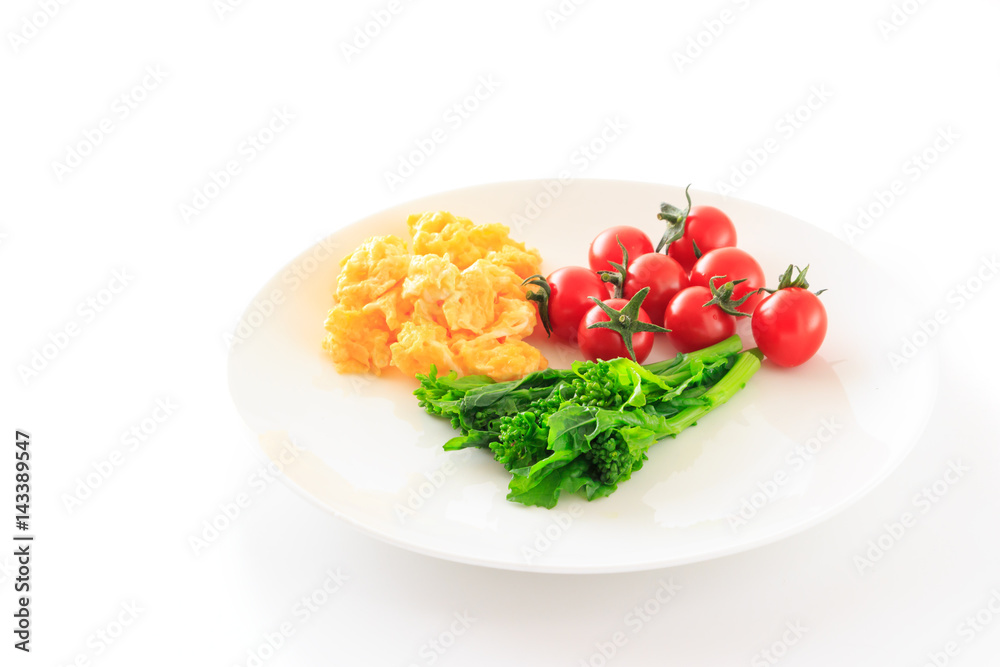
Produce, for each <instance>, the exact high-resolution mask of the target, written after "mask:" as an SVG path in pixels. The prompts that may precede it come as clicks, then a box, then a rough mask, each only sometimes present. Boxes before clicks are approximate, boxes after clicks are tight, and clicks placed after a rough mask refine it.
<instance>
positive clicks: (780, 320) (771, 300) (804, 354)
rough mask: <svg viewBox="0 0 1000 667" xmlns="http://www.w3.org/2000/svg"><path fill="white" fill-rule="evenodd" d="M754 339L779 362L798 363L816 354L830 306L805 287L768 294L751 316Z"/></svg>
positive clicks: (790, 364) (822, 336)
mask: <svg viewBox="0 0 1000 667" xmlns="http://www.w3.org/2000/svg"><path fill="white" fill-rule="evenodd" d="M750 328H751V330H752V331H753V339H754V342H755V343H757V347H759V348H760V351H761V352H763V353H764V356H765V357H767V358H768V359H770V360H771V361H773V362H774V363H776V364H778V365H779V366H798V365H799V364H803V363H805V362H806V361H808V360H809V359H811V358H812V356H813V355H814V354H816V352H817V350H819V348H820V346H821V345H822V344H823V339H824V338H826V308H824V307H823V303H822V302H821V301H820V300H819V297H818V296H816V295H815V294H813V293H812V292H810V291H809V290H807V289H803V288H801V287H786V288H783V289H779V290H778V291H777V292H775V293H774V294H768V295H767V296H765V297H764V298H763V300H761V302H760V303H759V304H758V305H757V310H755V311H754V313H753V318H752V319H751V320H750Z"/></svg>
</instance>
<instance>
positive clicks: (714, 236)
mask: <svg viewBox="0 0 1000 667" xmlns="http://www.w3.org/2000/svg"><path fill="white" fill-rule="evenodd" d="M692 241H693V242H695V243H697V244H698V250H700V251H701V252H702V253H703V254H704V253H708V252H709V251H711V250H715V249H716V248H728V247H730V246H735V245H736V227H735V226H733V221H732V220H730V219H729V216H728V215H726V214H725V213H723V212H722V211H720V210H719V209H717V208H715V207H714V206H692V207H691V211H690V212H689V213H688V215H687V220H685V221H684V236H683V237H681V238H680V239H678V240H677V241H674V242H673V243H671V244H670V248H669V249H668V250H667V254H669V255H670V256H671V257H673V258H674V259H676V260H677V263H678V264H680V265H681V266H683V267H684V270H685V271H690V270H691V268H692V267H693V266H694V264H695V262H696V261H697V259H698V258H697V257H695V254H694V246H693V245H692Z"/></svg>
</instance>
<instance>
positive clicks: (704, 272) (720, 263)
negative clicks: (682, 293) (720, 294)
mask: <svg viewBox="0 0 1000 667" xmlns="http://www.w3.org/2000/svg"><path fill="white" fill-rule="evenodd" d="M698 247H699V248H700V247H701V246H700V245H699V246H698ZM714 276H722V278H719V279H716V280H714V281H713V283H712V284H714V285H715V286H716V287H718V286H720V285H722V284H723V283H726V282H729V281H730V280H740V279H742V278H746V282H742V283H740V284H739V285H737V286H736V289H734V290H733V297H732V298H733V300H739V299H742V298H743V297H744V296H745V295H747V294H749V293H750V292H752V291H754V290H757V289H760V288H761V287H764V285H765V284H766V283H767V281H766V280H765V279H764V270H763V269H762V268H760V264H758V263H757V260H755V259H754V258H753V257H751V256H750V253H748V252H746V251H743V250H740V249H739V248H717V249H715V250H710V251H709V252H706V253H705V254H704V255H702V256H701V259H699V260H698V261H697V262H695V265H694V268H693V269H691V284H692V285H700V286H701V287H708V286H709V285H708V281H709V280H710V279H711V278H713V277H714ZM763 298H764V296H763V295H762V294H760V293H758V294H754V295H752V296H751V297H750V298H749V299H747V300H746V301H744V302H743V304H742V305H739V306H737V307H736V310H738V311H740V312H741V313H747V314H748V315H749V314H751V313H753V310H754V308H755V307H756V306H757V304H758V303H760V300H761V299H763Z"/></svg>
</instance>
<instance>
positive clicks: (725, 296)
mask: <svg viewBox="0 0 1000 667" xmlns="http://www.w3.org/2000/svg"><path fill="white" fill-rule="evenodd" d="M716 278H725V276H712V277H711V278H709V280H708V287H709V289H710V290H711V291H712V298H711V300H709V301H706V302H705V303H703V304H701V305H702V307H703V308H707V307H708V306H718V307H719V309H720V310H722V312H724V313H729V314H730V315H733V316H735V317H750V313H742V312H740V311H739V310H737V308H738V307H739V306H742V305H743V303H744V302H745V301H746V300H747V299H749V298H750V297H752V296H753V295H754V294H756V293H757V290H752V291H750V292H747V293H746V294H744V295H743V296H742V297H740V298H739V299H733V290H735V289H736V286H737V285H739V284H740V283H745V282H746V281H747V279H746V278H740V279H739V280H730V281H729V282H728V283H724V284H723V285H721V286H719V287H716V286H715V280H716Z"/></svg>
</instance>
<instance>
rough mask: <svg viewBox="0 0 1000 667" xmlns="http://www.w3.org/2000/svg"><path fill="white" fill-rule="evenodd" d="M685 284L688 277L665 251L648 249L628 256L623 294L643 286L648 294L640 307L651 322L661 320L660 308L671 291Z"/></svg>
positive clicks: (685, 285)
mask: <svg viewBox="0 0 1000 667" xmlns="http://www.w3.org/2000/svg"><path fill="white" fill-rule="evenodd" d="M687 286H688V277H687V274H686V273H685V272H684V269H682V268H681V265H680V264H678V263H677V262H676V261H674V260H673V259H672V258H670V257H667V256H666V255H660V254H659V253H649V254H646V255H642V256H640V257H638V258H636V259H634V260H632V259H631V258H630V261H629V263H628V273H627V275H626V277H625V298H626V299H631V298H632V297H634V296H635V294H636V292H638V291H639V290H641V289H642V288H643V287H648V288H649V294H648V295H647V296H646V299H645V301H643V302H642V309H643V310H645V311H646V313H648V314H649V316H650V318H652V320H653V321H654V322H662V321H663V312H664V311H665V310H666V308H667V304H668V303H670V300H671V299H672V298H674V295H675V294H677V293H678V292H680V291H681V290H682V289H684V288H685V287H687Z"/></svg>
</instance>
